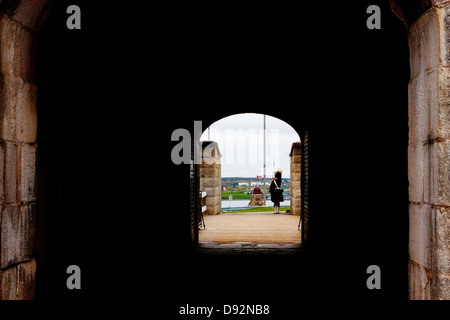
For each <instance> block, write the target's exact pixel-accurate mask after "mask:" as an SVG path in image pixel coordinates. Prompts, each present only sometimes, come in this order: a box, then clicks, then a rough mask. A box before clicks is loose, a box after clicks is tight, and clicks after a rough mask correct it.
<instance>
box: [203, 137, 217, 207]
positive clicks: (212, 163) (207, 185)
mask: <svg viewBox="0 0 450 320" xmlns="http://www.w3.org/2000/svg"><path fill="white" fill-rule="evenodd" d="M201 144H202V163H201V164H200V191H206V193H207V196H206V212H205V213H206V214H220V213H221V212H222V199H221V198H222V180H221V164H220V159H221V157H222V155H221V154H220V151H219V146H218V144H217V142H214V141H202V142H201Z"/></svg>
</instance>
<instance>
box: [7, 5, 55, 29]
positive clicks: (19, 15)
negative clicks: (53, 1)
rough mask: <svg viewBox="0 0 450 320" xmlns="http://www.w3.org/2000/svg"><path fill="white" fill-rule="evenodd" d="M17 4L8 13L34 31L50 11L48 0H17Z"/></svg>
mask: <svg viewBox="0 0 450 320" xmlns="http://www.w3.org/2000/svg"><path fill="white" fill-rule="evenodd" d="M17 3H18V6H17V7H16V8H14V10H13V11H12V12H10V13H9V14H8V12H7V14H8V15H10V16H11V18H12V19H14V20H16V21H18V22H20V24H21V25H23V26H26V27H27V28H29V29H30V30H32V31H34V32H38V31H39V30H40V29H41V27H42V25H43V23H44V22H45V20H46V17H47V15H48V14H49V12H50V8H51V6H50V5H49V3H50V0H32V1H17Z"/></svg>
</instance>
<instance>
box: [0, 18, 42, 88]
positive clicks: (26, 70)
mask: <svg viewBox="0 0 450 320" xmlns="http://www.w3.org/2000/svg"><path fill="white" fill-rule="evenodd" d="M0 34H1V35H2V37H1V40H0V57H1V58H0V59H1V71H2V72H3V73H6V74H14V75H17V76H19V77H21V78H23V79H26V80H28V81H31V82H34V50H35V47H36V41H37V39H36V36H35V34H33V33H32V32H30V31H29V30H27V29H26V28H24V27H23V26H22V25H20V24H19V23H17V22H16V21H13V20H11V19H8V18H6V17H3V18H2V19H1V21H0Z"/></svg>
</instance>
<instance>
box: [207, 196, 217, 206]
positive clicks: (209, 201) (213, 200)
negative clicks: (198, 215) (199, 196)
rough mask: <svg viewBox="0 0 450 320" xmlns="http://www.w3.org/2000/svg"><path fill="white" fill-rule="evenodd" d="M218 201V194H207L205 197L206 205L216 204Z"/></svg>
mask: <svg viewBox="0 0 450 320" xmlns="http://www.w3.org/2000/svg"><path fill="white" fill-rule="evenodd" d="M218 203H220V196H207V197H206V199H205V204H206V206H216V205H217V204H218Z"/></svg>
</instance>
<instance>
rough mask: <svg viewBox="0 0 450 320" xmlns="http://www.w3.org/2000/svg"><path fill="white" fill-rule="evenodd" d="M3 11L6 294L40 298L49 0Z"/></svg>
mask: <svg viewBox="0 0 450 320" xmlns="http://www.w3.org/2000/svg"><path fill="white" fill-rule="evenodd" d="M1 10H2V11H1V12H0V66H1V70H0V299H2V300H15V299H33V298H34V297H35V288H36V285H35V282H36V281H35V278H36V276H35V275H36V256H35V252H34V247H35V242H36V155H37V143H36V134H37V112H36V91H37V90H36V85H35V83H34V54H35V48H36V39H37V33H38V30H39V29H40V27H41V25H42V23H43V21H44V20H45V17H46V16H47V14H48V11H49V10H48V1H45V0H43V1H42V0H40V1H10V2H8V3H5V4H4V3H3V2H2V7H1Z"/></svg>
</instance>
